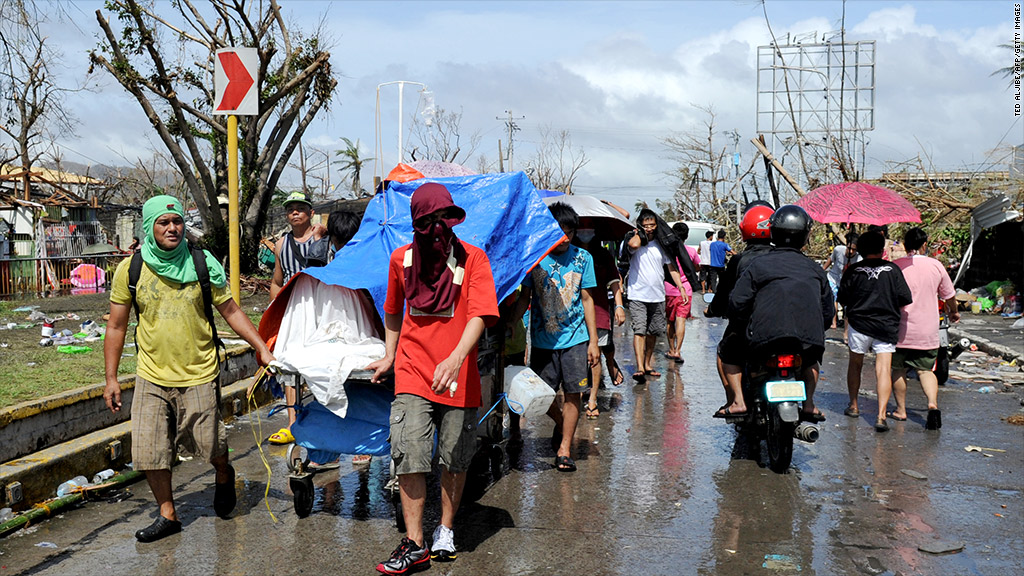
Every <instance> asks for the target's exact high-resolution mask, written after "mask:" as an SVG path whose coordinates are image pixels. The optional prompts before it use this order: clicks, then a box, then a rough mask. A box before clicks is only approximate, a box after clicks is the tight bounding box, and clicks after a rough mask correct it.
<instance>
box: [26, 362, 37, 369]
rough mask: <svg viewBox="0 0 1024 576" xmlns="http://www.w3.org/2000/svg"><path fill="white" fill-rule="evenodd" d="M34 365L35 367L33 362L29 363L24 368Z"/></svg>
mask: <svg viewBox="0 0 1024 576" xmlns="http://www.w3.org/2000/svg"><path fill="white" fill-rule="evenodd" d="M35 365H36V363H35V362H29V363H28V364H26V366H28V367H30V368H31V367H32V366H35Z"/></svg>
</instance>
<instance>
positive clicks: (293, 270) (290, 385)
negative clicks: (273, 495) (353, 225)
mask: <svg viewBox="0 0 1024 576" xmlns="http://www.w3.org/2000/svg"><path fill="white" fill-rule="evenodd" d="M284 213H285V216H286V217H287V218H288V225H289V226H291V231H290V232H286V233H285V234H283V235H282V236H281V237H280V238H278V239H277V244H275V245H274V275H273V277H272V278H271V280H270V299H271V300H273V299H274V298H277V295H278V293H280V292H281V288H283V287H284V285H285V284H287V283H288V281H289V280H291V278H292V276H294V275H296V274H298V273H299V272H301V271H302V270H303V269H305V268H306V267H307V265H308V262H307V261H306V256H307V255H308V254H309V253H310V248H311V247H312V246H313V243H314V242H317V241H319V240H320V238H321V236H323V232H322V231H323V227H321V226H314V225H313V224H312V217H313V204H311V203H310V202H309V200H307V199H306V195H305V194H303V193H302V192H298V191H296V192H292V193H291V194H289V195H288V197H287V198H286V199H285V201H284ZM296 249H297V250H296ZM279 380H280V382H281V383H282V384H283V385H284V398H285V404H286V405H287V406H288V409H287V410H288V427H286V428H281V429H280V430H278V431H277V432H274V433H273V434H271V435H270V437H269V438H268V439H267V441H268V442H270V443H271V444H291V443H292V442H295V437H294V436H292V432H291V427H292V424H295V408H293V407H292V406H294V405H295V401H296V396H297V394H296V391H295V390H296V386H297V384H298V382H297V381H298V377H297V376H291V375H285V376H282V377H280V378H279Z"/></svg>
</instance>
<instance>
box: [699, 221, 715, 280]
mask: <svg viewBox="0 0 1024 576" xmlns="http://www.w3.org/2000/svg"><path fill="white" fill-rule="evenodd" d="M714 237H715V233H714V231H713V230H708V231H707V232H705V233H704V240H702V241H701V243H700V245H699V246H697V255H699V256H700V261H701V262H710V258H711V242H713V240H712V239H713V238H714ZM707 283H708V272H707V270H705V269H704V267H701V269H700V290H701V292H707V290H708V284H707Z"/></svg>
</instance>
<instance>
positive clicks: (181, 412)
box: [132, 376, 228, 470]
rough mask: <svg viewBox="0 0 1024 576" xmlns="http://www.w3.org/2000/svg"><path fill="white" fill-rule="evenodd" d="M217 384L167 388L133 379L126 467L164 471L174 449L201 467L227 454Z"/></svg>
mask: <svg viewBox="0 0 1024 576" xmlns="http://www.w3.org/2000/svg"><path fill="white" fill-rule="evenodd" d="M217 395H218V394H217V381H216V380H214V381H213V382H207V383H205V384H198V385H196V386H186V387H180V388H175V387H170V386H160V385H159V384H154V383H152V382H150V381H149V380H146V379H145V378H143V377H141V376H136V377H135V392H134V394H133V396H132V461H133V463H134V468H135V470H170V469H171V465H172V464H174V462H175V460H177V456H178V452H177V450H178V446H181V447H182V448H184V449H185V450H186V451H187V452H190V453H192V454H194V455H195V456H197V457H200V458H204V459H205V460H206V461H207V462H211V461H213V460H214V459H215V458H218V457H221V456H224V455H226V454H227V453H228V441H227V430H226V429H225V428H224V423H223V422H221V419H220V411H219V410H218V404H219V403H218V401H217Z"/></svg>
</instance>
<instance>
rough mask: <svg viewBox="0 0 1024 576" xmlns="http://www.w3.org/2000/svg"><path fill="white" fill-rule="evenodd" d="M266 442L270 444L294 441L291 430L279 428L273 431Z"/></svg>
mask: <svg viewBox="0 0 1024 576" xmlns="http://www.w3.org/2000/svg"><path fill="white" fill-rule="evenodd" d="M267 442H270V443H271V444H278V445H280V444H292V443H294V442H295V436H292V431H291V430H289V429H287V428H281V429H280V430H278V431H277V432H274V433H273V434H271V435H270V437H269V438H267Z"/></svg>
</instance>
